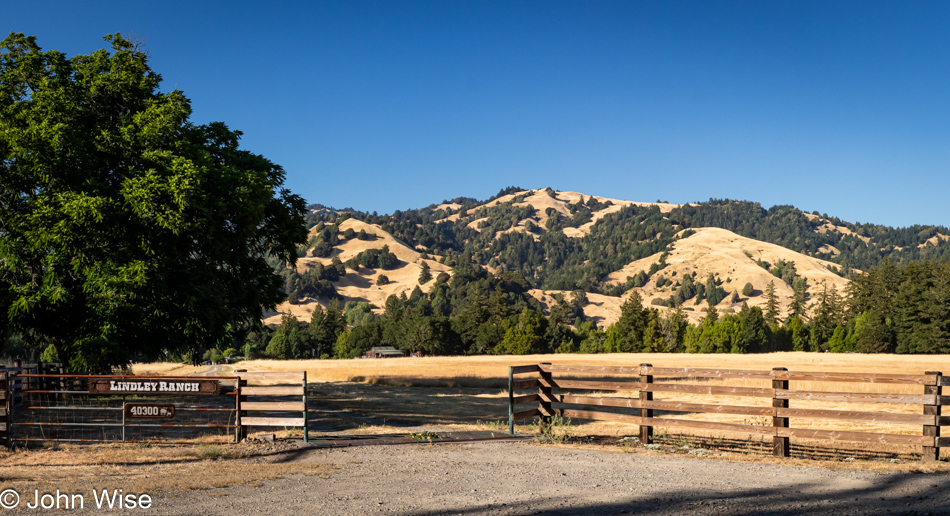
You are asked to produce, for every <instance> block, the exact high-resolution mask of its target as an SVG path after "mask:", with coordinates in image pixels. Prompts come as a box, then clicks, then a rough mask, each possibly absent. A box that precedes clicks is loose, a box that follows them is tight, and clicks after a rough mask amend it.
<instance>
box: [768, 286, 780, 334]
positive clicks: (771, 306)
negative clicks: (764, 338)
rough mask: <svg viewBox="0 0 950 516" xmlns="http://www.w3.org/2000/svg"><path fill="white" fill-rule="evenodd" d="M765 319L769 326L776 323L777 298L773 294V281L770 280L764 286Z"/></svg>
mask: <svg viewBox="0 0 950 516" xmlns="http://www.w3.org/2000/svg"><path fill="white" fill-rule="evenodd" d="M765 320H766V321H767V322H768V323H769V326H775V325H776V324H778V298H777V297H776V296H775V282H774V281H770V282H769V286H768V287H766V288H765Z"/></svg>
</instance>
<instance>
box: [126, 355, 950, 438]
mask: <svg viewBox="0 0 950 516" xmlns="http://www.w3.org/2000/svg"><path fill="white" fill-rule="evenodd" d="M539 362H551V363H553V364H559V365H628V366H635V365H639V364H641V363H649V364H652V365H654V366H656V367H697V368H720V369H752V370H770V369H772V368H773V367H785V368H787V369H789V370H790V371H821V372H869V373H870V372H874V373H908V374H922V373H924V372H926V371H947V372H948V373H950V356H933V355H919V356H914V355H911V356H908V355H859V354H831V353H772V354H761V355H690V354H613V355H532V356H472V357H425V358H401V359H381V360H372V359H355V360H303V361H272V360H254V361H247V362H241V363H239V364H237V365H232V366H229V367H230V368H231V369H232V370H233V369H246V370H248V371H300V370H303V371H306V372H307V377H308V382H309V383H310V395H311V403H312V404H316V405H317V406H319V407H323V408H326V409H327V410H328V411H329V412H328V413H323V414H321V413H320V410H318V411H317V413H316V414H317V415H316V418H317V420H318V423H319V420H320V419H321V418H324V419H325V420H327V421H330V420H332V421H333V422H332V423H329V424H330V426H331V427H333V428H334V429H347V430H351V431H361V432H385V431H398V429H399V428H401V427H406V426H420V425H438V426H441V427H445V428H453V429H459V430H462V429H472V428H474V427H480V428H485V425H486V424H488V425H492V426H490V427H493V428H501V427H502V424H501V423H500V422H502V421H506V419H507V375H508V366H513V365H526V364H536V363H539ZM187 369H188V368H187V367H184V366H174V365H165V364H147V365H138V366H136V367H135V368H134V371H135V372H136V373H138V374H141V373H144V372H146V371H147V372H150V373H163V374H187ZM192 369H194V368H192ZM571 376H572V377H574V378H583V377H585V376H586V377H587V378H591V377H592V376H591V375H571ZM598 378H604V377H603V376H600V377H598ZM609 379H613V380H622V379H623V378H621V377H619V376H614V377H610V378H609ZM656 381H657V382H673V383H677V382H679V383H694V384H695V383H697V380H691V381H686V380H683V379H672V380H662V379H660V378H657V379H656ZM702 383H703V385H710V386H715V385H724V386H738V387H770V386H771V384H770V382H769V381H768V380H742V379H723V380H706V381H702ZM790 388H791V389H794V390H810V391H823V392H864V393H900V394H922V393H923V387H921V386H916V385H893V384H870V383H842V382H802V381H800V382H794V381H793V382H791V385H790ZM528 392H530V391H529V390H526V391H524V393H528ZM592 395H595V396H606V397H623V398H635V397H637V392H636V391H635V390H631V391H610V392H601V393H593V394H592ZM655 399H656V400H658V401H678V402H688V403H717V404H724V405H745V406H759V407H769V406H771V399H769V398H750V397H739V396H709V395H698V394H682V393H656V394H655ZM790 405H791V407H792V408H804V409H825V410H851V411H881V410H883V411H888V412H894V413H906V414H919V413H920V412H921V406H920V405H901V404H879V403H845V402H827V401H808V400H793V401H791V403H790ZM656 413H657V415H658V416H659V417H663V418H682V419H700V420H705V421H714V422H721V423H736V424H746V425H761V426H771V419H770V418H768V417H764V416H743V415H730V414H697V413H681V412H662V411H657V412H656ZM341 415H342V416H343V417H342V421H343V422H342V423H341V422H340V421H341V418H340V417H338V416H341ZM791 426H792V427H793V428H811V429H821V430H839V431H858V432H877V433H896V434H907V435H921V431H922V428H921V426H920V425H895V424H885V423H873V422H850V421H839V420H834V419H807V420H806V419H803V418H798V419H794V418H793V419H792V420H791ZM525 428H526V429H527V428H528V427H525ZM570 432H572V433H573V434H574V435H576V436H599V437H605V436H614V437H621V436H630V435H636V433H637V427H636V426H635V425H630V424H625V423H618V422H607V421H573V422H572V424H571V427H570ZM657 432H658V434H659V435H666V434H668V433H673V434H678V433H682V432H685V431H681V430H677V431H671V432H668V430H667V429H664V428H662V427H658V428H657ZM688 433H689V434H690V435H695V436H698V437H700V438H705V439H713V440H716V439H718V440H719V441H720V442H726V441H728V440H730V439H732V440H734V439H737V436H739V434H729V433H722V432H719V431H701V430H690V431H688ZM741 439H742V440H743V441H742V442H745V443H747V441H749V440H750V439H749V438H747V437H745V436H742V437H741ZM751 440H758V441H759V442H762V441H763V439H762V438H758V437H755V438H751ZM793 441H794V443H797V444H799V445H805V447H806V448H807V447H814V449H815V450H829V449H837V448H841V449H842V450H845V451H843V452H842V453H844V454H847V453H856V452H867V453H872V454H873V453H878V452H896V453H902V454H905V455H907V456H912V455H913V454H915V453H919V452H920V449H919V448H918V447H913V446H903V447H901V446H893V445H886V446H885V445H882V444H877V443H851V442H847V443H845V442H838V443H832V442H828V441H807V440H803V439H793ZM764 442H765V443H766V444H767V443H768V442H769V441H768V438H766V439H765V440H764ZM799 449H802V447H801V446H800V447H799Z"/></svg>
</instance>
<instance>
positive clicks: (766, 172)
mask: <svg viewBox="0 0 950 516" xmlns="http://www.w3.org/2000/svg"><path fill="white" fill-rule="evenodd" d="M948 26H950V3H947V2H924V1H914V2H897V1H895V2H874V1H861V2H831V1H816V2H809V1H788V2H784V1H749V2H731V1H715V0H706V1H700V2H687V1H667V2H651V1H632V0H630V1H624V2H609V1H601V2H556V1H554V2H552V1H544V2H512V1H508V2H489V1H472V2H468V1H448V0H443V1H435V2H399V1H385V2H359V1H341V2H268V3H264V2H240V1H231V2H212V1H201V2H172V1H163V2H153V1H147V2H144V1H135V0H126V1H125V2H122V3H118V2H75V1H70V2H43V1H35V2H18V3H15V4H11V5H8V6H5V8H4V16H3V23H2V26H0V29H3V30H4V34H6V33H7V32H9V31H16V32H24V33H27V34H35V35H36V36H37V37H38V43H39V44H40V45H41V46H42V47H44V48H46V49H52V48H57V49H59V50H61V51H63V52H66V53H67V54H69V55H73V54H77V53H88V52H91V51H93V50H95V49H97V48H101V47H103V46H104V42H103V41H102V39H101V38H102V36H103V35H105V34H107V33H112V32H122V33H130V32H131V33H133V34H135V35H136V36H138V37H139V38H142V39H144V40H145V43H146V45H147V48H148V49H149V52H150V56H151V63H152V66H153V68H154V69H155V70H156V71H157V72H159V73H160V74H162V76H163V77H164V83H163V89H166V90H170V89H174V88H178V89H181V90H183V91H184V92H185V94H186V95H187V96H188V97H189V98H191V99H192V104H193V107H194V114H193V120H194V121H195V122H197V123H204V122H209V121H217V120H220V121H224V122H226V123H227V124H228V125H229V126H230V127H232V128H233V129H239V130H241V131H243V132H244V138H243V140H242V146H243V147H244V148H246V149H249V150H251V151H253V152H255V153H259V154H263V155H264V156H266V157H268V158H269V159H271V160H272V161H275V162H277V163H279V164H281V165H282V166H283V167H284V168H285V169H286V171H287V186H289V188H291V189H292V190H293V191H294V192H295V193H298V194H300V195H301V196H303V197H304V198H305V199H307V200H308V201H309V202H314V203H322V204H326V205H331V206H336V207H344V206H351V207H354V208H357V209H361V210H367V211H374V210H375V211H378V212H379V213H391V212H392V211H394V210H397V209H407V208H418V207H422V206H426V205H428V204H430V203H438V202H441V201H442V200H443V199H447V198H453V197H457V196H466V197H476V198H479V199H484V198H487V197H489V196H491V195H494V194H495V193H497V192H498V190H500V189H501V188H503V187H506V186H509V185H517V186H522V187H525V188H543V187H548V186H550V187H552V188H555V189H559V190H573V191H580V192H584V193H586V194H594V195H601V196H605V197H614V198H620V199H627V200H635V201H654V200H657V199H662V200H668V201H670V202H690V201H702V200H706V199H708V198H710V197H716V198H734V199H747V200H753V201H758V202H761V203H762V204H763V205H764V206H771V205H774V204H792V205H795V206H797V207H799V208H801V209H804V210H806V211H812V210H818V211H819V212H823V213H828V214H829V215H834V216H838V217H840V218H842V219H845V220H849V221H853V222H874V223H879V224H887V225H893V226H907V225H911V224H940V225H945V226H950V209H948V208H947V204H946V201H947V197H948V193H950V124H948V121H950V88H948V86H950V38H948V37H947V36H946V27H948Z"/></svg>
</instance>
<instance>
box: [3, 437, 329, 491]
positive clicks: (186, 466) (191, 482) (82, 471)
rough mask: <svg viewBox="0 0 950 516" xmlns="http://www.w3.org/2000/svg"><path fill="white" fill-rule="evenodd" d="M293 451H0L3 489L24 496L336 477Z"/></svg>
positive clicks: (86, 448)
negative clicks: (50, 489)
mask: <svg viewBox="0 0 950 516" xmlns="http://www.w3.org/2000/svg"><path fill="white" fill-rule="evenodd" d="M292 454H293V451H292V450H291V451H289V452H283V453H275V454H267V453H264V454H261V453H257V452H255V451H253V450H252V449H251V448H250V447H249V446H248V445H243V444H242V445H197V446H175V447H168V446H155V447H143V446H138V445H85V446H70V445H61V446H55V447H51V448H46V449H40V450H23V449H17V450H15V451H6V450H4V451H0V478H2V480H3V485H4V487H5V488H6V487H11V488H14V489H18V490H19V491H20V492H23V491H24V490H26V489H33V488H37V487H42V486H55V487H56V488H58V489H60V490H61V491H63V492H79V491H82V490H88V488H89V486H94V487H96V488H97V489H99V488H106V489H112V488H121V489H124V490H125V492H135V493H163V496H164V495H167V494H168V493H170V492H173V491H191V490H199V489H214V488H220V487H230V486H241V485H247V486H256V485H260V482H261V481H263V480H272V479H277V478H284V477H286V476H289V475H298V474H302V475H307V476H312V475H320V476H327V475H332V474H333V473H334V472H336V471H337V470H338V467H337V466H335V465H333V464H316V463H305V462H289V461H286V458H287V457H288V455H292Z"/></svg>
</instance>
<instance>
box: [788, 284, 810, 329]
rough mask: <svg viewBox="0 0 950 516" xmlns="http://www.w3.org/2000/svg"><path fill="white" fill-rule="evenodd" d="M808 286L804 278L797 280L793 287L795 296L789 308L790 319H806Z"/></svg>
mask: <svg viewBox="0 0 950 516" xmlns="http://www.w3.org/2000/svg"><path fill="white" fill-rule="evenodd" d="M806 287H807V284H806V283H805V280H804V279H803V278H797V279H796V280H795V281H794V283H793V285H792V289H793V291H794V294H793V295H792V303H791V304H790V305H789V306H788V311H789V317H798V318H799V319H801V320H804V319H805V289H806Z"/></svg>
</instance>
